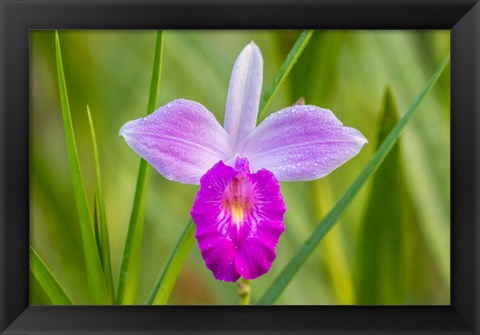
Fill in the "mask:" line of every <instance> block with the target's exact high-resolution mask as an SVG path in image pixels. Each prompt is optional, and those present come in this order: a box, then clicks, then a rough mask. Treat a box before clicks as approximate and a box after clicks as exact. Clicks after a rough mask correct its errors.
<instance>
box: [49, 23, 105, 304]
mask: <svg viewBox="0 0 480 335" xmlns="http://www.w3.org/2000/svg"><path fill="white" fill-rule="evenodd" d="M55 55H56V60H57V73H58V86H59V90H60V103H61V107H62V108H61V109H62V117H63V126H64V130H65V139H66V143H67V151H68V160H69V165H70V174H71V178H72V183H73V190H74V194H75V202H76V206H77V211H78V216H79V223H80V230H81V234H82V243H83V252H84V255H85V265H86V269H87V278H88V284H89V288H90V292H91V293H92V297H93V299H94V302H95V303H96V304H103V303H110V302H111V300H110V299H109V297H108V290H107V287H106V283H105V278H104V275H103V270H102V265H101V262H100V258H99V256H98V251H97V245H96V242H95V235H94V232H93V226H92V222H91V219H90V213H89V210H88V202H87V196H86V193H85V186H84V184H83V178H82V174H81V171H80V162H79V159H78V152H77V145H76V142H75V134H74V131H73V124H72V116H71V114H70V105H69V102H68V95H67V85H66V83H65V74H64V72H63V63H62V53H61V50H60V39H59V37H58V31H55Z"/></svg>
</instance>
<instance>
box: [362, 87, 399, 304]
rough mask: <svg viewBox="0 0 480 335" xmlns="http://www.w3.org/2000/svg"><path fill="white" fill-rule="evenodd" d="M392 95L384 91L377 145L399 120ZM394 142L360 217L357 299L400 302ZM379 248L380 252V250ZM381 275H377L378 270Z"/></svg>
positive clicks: (397, 184)
mask: <svg viewBox="0 0 480 335" xmlns="http://www.w3.org/2000/svg"><path fill="white" fill-rule="evenodd" d="M397 115H398V112H397V107H396V103H395V98H394V96H393V93H392V91H391V89H390V88H387V89H386V91H385V97H384V103H383V112H382V119H381V125H380V128H379V131H378V140H377V143H378V144H377V145H379V144H380V143H382V142H383V140H384V139H385V137H386V136H387V135H388V133H389V132H390V131H391V130H392V129H393V127H394V126H395V124H396V123H397V121H398V116H397ZM400 163H401V154H400V148H399V143H398V142H397V143H396V144H395V145H394V146H393V148H392V149H391V150H390V153H389V154H388V155H387V157H386V158H385V160H384V161H383V163H382V165H381V166H380V167H379V168H378V170H377V172H376V173H375V175H374V176H373V178H372V188H371V190H370V195H369V197H368V200H367V204H366V207H365V208H366V211H365V215H364V217H363V220H362V223H361V228H360V231H361V233H360V236H361V238H360V239H359V243H358V245H359V248H358V250H357V252H356V257H357V258H356V260H357V261H356V264H357V284H358V285H357V303H358V304H363V305H365V304H368V305H372V304H387V305H388V304H399V303H402V302H403V299H402V295H403V288H402V284H401V283H402V276H401V271H400V270H401V269H400V266H401V249H402V248H401V247H402V244H403V243H402V241H401V239H402V236H403V229H402V223H403V213H402V202H403V200H404V194H405V192H401V189H402V179H401V178H402V169H401V166H402V164H400ZM379 250H381V252H379ZM379 273H381V274H382V275H381V276H379V275H378V274H379Z"/></svg>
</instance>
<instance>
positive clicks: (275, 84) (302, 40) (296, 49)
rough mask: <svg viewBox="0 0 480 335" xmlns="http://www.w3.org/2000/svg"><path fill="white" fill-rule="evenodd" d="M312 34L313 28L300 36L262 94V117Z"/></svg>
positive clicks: (259, 114) (260, 113) (260, 114)
mask: <svg viewBox="0 0 480 335" xmlns="http://www.w3.org/2000/svg"><path fill="white" fill-rule="evenodd" d="M312 35H313V30H305V31H304V32H302V33H301V34H300V36H299V37H298V39H297V41H296V42H295V44H294V45H293V47H292V49H291V50H290V52H289V53H288V55H287V57H286V58H285V61H284V62H283V63H282V66H280V69H279V70H278V72H277V74H276V75H275V78H273V81H272V83H271V84H270V86H269V87H268V88H267V89H266V90H265V92H264V93H263V95H262V99H261V100H260V108H259V113H258V117H259V118H261V117H262V115H263V114H264V113H265V111H266V110H267V108H268V106H269V105H270V102H271V101H272V99H273V97H274V95H275V93H277V90H278V89H279V88H280V85H281V84H282V83H283V81H284V80H285V78H286V77H287V76H288V75H289V73H290V71H291V70H292V68H293V66H294V65H295V63H296V62H297V60H298V58H299V57H300V55H301V54H302V52H303V50H304V49H305V47H306V46H307V44H308V42H309V41H310V38H311V37H312Z"/></svg>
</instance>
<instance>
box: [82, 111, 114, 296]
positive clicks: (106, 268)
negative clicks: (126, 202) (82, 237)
mask: <svg viewBox="0 0 480 335" xmlns="http://www.w3.org/2000/svg"><path fill="white" fill-rule="evenodd" d="M87 115H88V123H89V125H90V134H91V136H92V145H93V157H94V161H95V178H96V179H97V195H98V196H96V197H95V209H96V211H95V212H96V213H94V220H95V222H96V225H95V226H96V227H97V231H98V234H97V236H98V242H99V245H100V249H99V251H100V260H101V261H102V267H103V273H104V275H105V280H106V284H107V287H108V290H109V292H110V296H111V298H112V299H113V295H114V291H113V276H112V264H111V260H110V242H109V240H108V227H107V214H106V210H105V197H104V194H103V186H102V174H101V172H100V158H99V155H98V145H97V137H96V135H95V128H94V126H93V119H92V113H91V112H90V107H89V106H88V105H87Z"/></svg>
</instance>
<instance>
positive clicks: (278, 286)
mask: <svg viewBox="0 0 480 335" xmlns="http://www.w3.org/2000/svg"><path fill="white" fill-rule="evenodd" d="M449 60H450V54H449V55H448V56H447V57H446V58H445V60H444V61H443V62H442V63H441V65H440V66H439V68H438V69H437V71H436V72H435V73H434V75H433V76H432V78H431V79H430V80H429V82H428V83H427V85H426V86H425V87H424V88H423V90H422V92H421V93H420V94H419V95H418V96H417V97H416V99H415V100H414V102H413V103H412V105H411V106H410V107H409V109H408V110H407V112H406V113H405V115H404V116H403V117H402V118H401V119H400V121H399V122H398V123H397V124H396V126H395V128H393V130H392V131H391V132H390V133H389V134H388V136H387V137H386V139H385V141H384V142H383V143H382V145H381V146H380V148H379V149H378V150H377V152H376V153H375V154H374V156H373V157H372V159H371V160H370V162H369V163H368V164H367V166H366V167H365V169H364V170H363V171H362V172H361V173H360V175H359V177H358V178H357V179H356V180H355V181H354V182H353V184H352V185H351V186H350V188H349V189H348V190H347V191H346V192H345V193H344V194H343V196H342V197H341V198H340V200H339V201H338V202H337V204H336V205H335V206H334V207H333V209H332V210H331V211H330V212H329V213H328V214H327V216H326V217H325V218H324V219H323V220H322V221H321V222H320V223H319V224H318V225H317V227H316V228H315V230H314V231H313V233H312V234H311V236H310V237H309V238H308V239H307V240H306V241H305V242H304V243H303V244H302V246H301V247H300V249H299V250H298V252H297V253H296V254H295V256H294V257H293V258H292V260H291V261H290V262H289V263H288V264H287V266H286V267H285V268H284V269H283V270H282V272H281V273H280V274H279V275H278V276H277V278H275V280H274V281H273V283H272V284H271V285H270V286H269V288H268V289H267V291H266V292H265V293H264V295H263V296H262V298H261V299H260V301H259V304H273V303H274V302H275V301H276V300H277V298H278V297H279V296H280V294H281V293H282V292H283V290H284V289H285V288H286V287H287V285H288V284H289V283H290V281H291V280H292V278H293V277H294V276H295V274H296V273H297V271H298V270H299V269H300V267H301V266H302V265H303V263H304V262H305V261H306V260H307V258H308V257H309V256H310V254H311V253H312V252H313V250H315V247H316V246H317V245H318V243H319V242H320V241H321V240H322V239H323V237H325V235H326V234H327V232H328V231H329V230H330V228H332V226H333V225H334V224H335V223H336V222H337V219H338V218H339V217H340V216H341V215H342V214H343V212H344V210H345V209H346V208H347V207H348V205H349V204H350V203H351V201H352V200H353V198H354V196H355V195H356V194H357V192H358V191H359V190H360V189H361V188H362V186H363V185H364V184H365V183H366V181H367V180H368V178H369V177H370V176H371V175H372V174H373V173H374V172H375V171H376V170H377V168H378V167H379V166H380V164H381V163H382V161H383V160H384V159H385V157H386V156H387V154H388V153H389V152H390V150H391V149H392V148H393V146H394V144H395V142H396V141H397V139H398V138H399V136H400V133H401V131H402V130H403V129H404V128H405V126H406V125H407V123H408V121H409V120H410V118H411V117H412V115H413V114H414V113H415V111H416V110H417V109H418V107H419V106H420V103H421V102H422V101H423V99H424V98H425V96H426V95H427V93H428V92H429V91H430V90H431V88H432V87H433V86H434V84H435V83H436V82H437V80H438V78H439V77H440V75H441V74H442V73H443V71H444V70H445V68H446V66H447V64H448V62H449Z"/></svg>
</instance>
